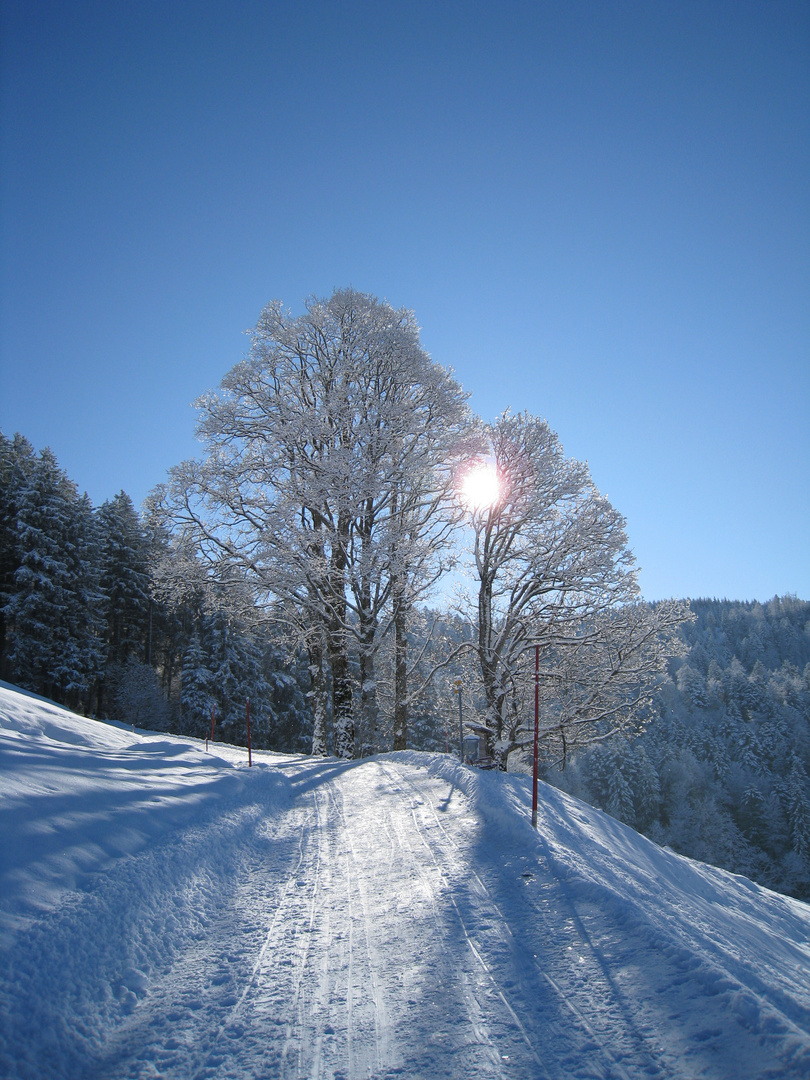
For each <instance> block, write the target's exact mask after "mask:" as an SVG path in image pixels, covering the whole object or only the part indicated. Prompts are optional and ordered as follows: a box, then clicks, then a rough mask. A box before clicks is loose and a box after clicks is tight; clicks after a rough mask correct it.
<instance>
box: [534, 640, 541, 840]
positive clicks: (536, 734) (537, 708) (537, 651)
mask: <svg viewBox="0 0 810 1080" xmlns="http://www.w3.org/2000/svg"><path fill="white" fill-rule="evenodd" d="M539 730H540V646H539V645H535V647H534V766H533V768H532V828H533V829H536V828H537V772H538V769H537V743H538V740H539Z"/></svg>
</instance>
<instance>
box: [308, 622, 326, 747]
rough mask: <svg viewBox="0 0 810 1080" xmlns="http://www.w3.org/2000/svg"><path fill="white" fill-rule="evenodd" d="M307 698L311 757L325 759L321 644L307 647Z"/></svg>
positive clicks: (324, 713)
mask: <svg viewBox="0 0 810 1080" xmlns="http://www.w3.org/2000/svg"><path fill="white" fill-rule="evenodd" d="M307 651H308V654H309V685H310V691H309V696H310V700H311V703H312V756H313V757H326V755H327V753H328V748H327V745H326V712H327V709H326V674H325V672H324V670H323V642H322V641H320V640H318V641H316V642H314V643H313V644H311V645H310V646H309V649H308V650H307Z"/></svg>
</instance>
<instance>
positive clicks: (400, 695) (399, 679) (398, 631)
mask: <svg viewBox="0 0 810 1080" xmlns="http://www.w3.org/2000/svg"><path fill="white" fill-rule="evenodd" d="M406 628H407V614H406V609H405V604H404V602H403V601H402V600H401V599H399V600H395V601H394V749H395V750H407V748H408V696H407V695H408V638H407V636H406Z"/></svg>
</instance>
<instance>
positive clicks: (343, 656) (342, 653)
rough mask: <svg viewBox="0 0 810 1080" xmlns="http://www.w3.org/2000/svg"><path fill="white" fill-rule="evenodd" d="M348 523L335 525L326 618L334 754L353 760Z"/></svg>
mask: <svg viewBox="0 0 810 1080" xmlns="http://www.w3.org/2000/svg"><path fill="white" fill-rule="evenodd" d="M348 534H349V523H348V521H345V520H343V519H341V520H340V521H339V522H338V534H337V537H336V538H335V539H334V540H333V545H332V557H331V560H330V577H331V581H330V593H331V597H330V599H331V603H332V612H331V615H330V619H329V634H328V645H327V648H328V651H329V666H330V668H331V671H332V724H333V730H334V739H335V754H336V756H337V757H339V758H353V757H354V713H353V711H352V681H351V673H350V671H349V648H348V642H347V640H346V592H345V588H346V586H345V580H344V574H345V570H346V546H347V542H348Z"/></svg>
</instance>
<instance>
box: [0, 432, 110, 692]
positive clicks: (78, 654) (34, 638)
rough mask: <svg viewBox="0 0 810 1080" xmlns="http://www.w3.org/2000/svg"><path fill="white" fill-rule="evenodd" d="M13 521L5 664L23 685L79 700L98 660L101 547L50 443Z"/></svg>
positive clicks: (21, 493) (33, 471) (27, 479)
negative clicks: (13, 553)
mask: <svg viewBox="0 0 810 1080" xmlns="http://www.w3.org/2000/svg"><path fill="white" fill-rule="evenodd" d="M15 529H16V539H17V554H18V563H19V565H18V566H17V568H16V570H15V571H14V574H13V583H12V586H11V590H10V596H9V598H8V600H7V602H6V604H5V605H4V613H5V620H6V634H7V638H9V639H10V640H9V644H8V648H7V656H6V666H7V670H8V671H9V673H10V676H11V678H13V679H14V681H16V682H17V683H19V685H21V686H24V687H26V688H28V689H31V690H34V691H36V692H38V693H41V694H45V695H46V696H49V697H52V698H54V699H56V700H58V701H60V702H64V703H67V704H71V705H78V703H79V702H80V700H81V699H82V698H86V696H87V694H88V692H89V689H90V685H91V682H92V680H93V679H94V677H95V675H96V673H97V670H98V665H99V661H100V650H99V630H100V626H99V619H98V606H99V593H98V550H97V546H96V542H95V528H94V522H93V516H92V508H91V506H90V503H89V500H88V499H87V498H86V496H85V497H84V498H83V499H81V498H79V497H78V494H77V492H76V487H75V485H74V484H73V483H72V481H70V480H69V479H68V478H67V476H66V475H65V474H64V473H63V472H62V471H61V470H60V469H59V467H58V465H57V462H56V458H55V457H54V455H53V453H52V452H51V451H50V450H47V449H46V450H44V451H43V452H42V454H41V455H40V457H39V459H38V460H36V462H35V463H34V465H33V467H32V468H31V470H30V475H28V476H27V477H25V482H24V483H23V485H22V486H21V487H20V489H19V492H18V496H17V505H16V521H15Z"/></svg>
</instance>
